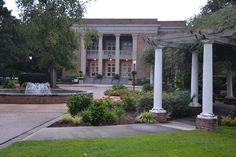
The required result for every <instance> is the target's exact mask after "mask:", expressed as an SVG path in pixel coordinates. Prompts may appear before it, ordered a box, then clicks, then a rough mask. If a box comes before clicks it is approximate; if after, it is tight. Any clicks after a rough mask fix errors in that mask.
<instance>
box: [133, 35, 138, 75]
mask: <svg viewBox="0 0 236 157" xmlns="http://www.w3.org/2000/svg"><path fill="white" fill-rule="evenodd" d="M132 38H133V47H132V59H133V61H136V63H137V50H138V45H137V42H138V35H137V34H132ZM136 67H137V66H136ZM133 70H134V67H133ZM136 71H137V69H136Z"/></svg>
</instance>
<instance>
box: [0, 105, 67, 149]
mask: <svg viewBox="0 0 236 157" xmlns="http://www.w3.org/2000/svg"><path fill="white" fill-rule="evenodd" d="M66 111H67V108H66V104H47V105H44V104H0V148H1V147H4V146H7V145H9V144H10V143H12V142H15V141H17V140H20V139H23V138H25V137H26V136H28V135H29V134H31V133H34V132H36V131H38V130H40V129H41V128H43V127H47V126H48V125H45V124H47V123H48V122H51V121H53V120H55V119H56V118H57V117H59V116H61V115H62V114H64V113H65V112H66Z"/></svg>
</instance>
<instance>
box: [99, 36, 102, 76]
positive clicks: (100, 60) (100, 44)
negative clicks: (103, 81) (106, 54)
mask: <svg viewBox="0 0 236 157" xmlns="http://www.w3.org/2000/svg"><path fill="white" fill-rule="evenodd" d="M102 39H103V34H100V35H99V41H98V74H101V75H102V68H103V67H102V61H103V48H102V45H103V43H102V42H103V41H102Z"/></svg>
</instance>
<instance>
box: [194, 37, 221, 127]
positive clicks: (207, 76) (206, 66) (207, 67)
mask: <svg viewBox="0 0 236 157" xmlns="http://www.w3.org/2000/svg"><path fill="white" fill-rule="evenodd" d="M202 42H203V44H204V50H203V88H202V113H201V114H200V115H198V116H197V119H196V128H197V129H202V130H215V129H217V127H218V120H217V116H215V115H214V114H213V42H212V41H210V40H204V41H202Z"/></svg>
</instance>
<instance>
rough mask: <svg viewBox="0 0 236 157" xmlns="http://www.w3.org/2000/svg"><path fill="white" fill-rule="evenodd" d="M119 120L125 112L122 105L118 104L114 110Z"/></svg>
mask: <svg viewBox="0 0 236 157" xmlns="http://www.w3.org/2000/svg"><path fill="white" fill-rule="evenodd" d="M113 112H114V114H115V116H116V117H117V118H116V119H117V120H120V119H121V118H122V116H123V114H124V109H123V107H121V106H116V107H115V108H114V110H113Z"/></svg>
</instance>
